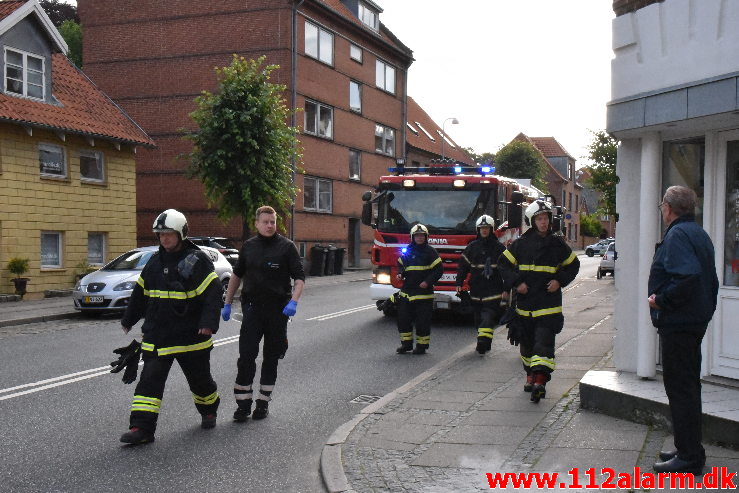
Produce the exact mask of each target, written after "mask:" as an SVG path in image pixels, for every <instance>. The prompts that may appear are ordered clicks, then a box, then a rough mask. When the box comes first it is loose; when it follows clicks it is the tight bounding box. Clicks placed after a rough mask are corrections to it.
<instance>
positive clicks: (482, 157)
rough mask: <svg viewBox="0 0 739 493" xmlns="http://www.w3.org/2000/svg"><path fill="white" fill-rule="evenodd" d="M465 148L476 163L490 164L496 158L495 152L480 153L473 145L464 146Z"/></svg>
mask: <svg viewBox="0 0 739 493" xmlns="http://www.w3.org/2000/svg"><path fill="white" fill-rule="evenodd" d="M463 150H464V151H465V152H467V154H469V155H470V157H472V159H474V160H475V162H476V163H479V164H490V163H492V162H493V161H494V160H495V154H493V153H492V152H483V153H481V154H478V153H476V152H475V150H474V149H473V148H471V147H464V148H463Z"/></svg>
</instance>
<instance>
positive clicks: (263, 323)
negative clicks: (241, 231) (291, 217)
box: [221, 206, 305, 422]
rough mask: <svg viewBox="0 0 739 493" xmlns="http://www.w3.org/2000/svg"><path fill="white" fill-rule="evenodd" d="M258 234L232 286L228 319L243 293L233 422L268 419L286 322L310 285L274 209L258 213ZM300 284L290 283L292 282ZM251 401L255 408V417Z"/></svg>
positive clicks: (238, 265) (248, 244)
mask: <svg viewBox="0 0 739 493" xmlns="http://www.w3.org/2000/svg"><path fill="white" fill-rule="evenodd" d="M255 226H256V228H257V235H256V236H254V237H252V238H249V239H248V240H247V241H245V242H244V245H243V246H242V247H241V251H239V260H238V261H237V262H236V266H235V267H234V271H233V275H232V276H231V280H230V281H229V283H228V290H227V292H226V304H225V305H224V307H223V310H221V315H222V317H223V320H228V319H229V318H230V317H231V303H232V301H233V298H234V295H235V294H236V290H237V289H238V288H239V285H240V284H241V280H242V279H243V280H244V286H243V288H242V290H241V309H242V312H243V314H244V319H243V321H242V322H241V332H240V337H239V360H238V362H237V373H236V383H235V384H234V397H235V398H236V405H237V409H236V411H235V412H234V421H238V422H244V421H246V420H247V418H248V417H249V416H250V415H251V417H252V419H264V418H266V417H267V414H268V413H269V402H270V401H271V400H272V391H273V390H274V387H275V382H276V381H277V364H278V362H279V359H280V358H281V357H282V356H284V355H285V352H286V351H287V322H288V319H289V317H292V316H294V315H295V313H296V312H297V309H298V301H299V300H300V295H301V294H302V292H303V286H304V285H305V274H304V273H303V265H302V264H301V262H300V254H298V249H297V248H295V244H294V243H293V242H292V241H290V240H289V239H287V238H285V237H284V236H282V235H280V234H279V233H277V213H276V212H275V210H274V209H273V208H272V207H269V206H262V207H260V208H259V209H257V213H256V222H255ZM291 279H292V280H294V281H295V286H294V287H293V286H291V285H290V280H291ZM262 338H264V348H263V350H262V356H263V358H262V373H261V376H260V379H259V393H258V395H257V398H256V399H254V390H253V388H252V384H253V380H254V376H255V374H256V371H257V363H256V360H257V356H258V355H259V343H260V342H261V341H262ZM252 403H254V404H255V407H254V412H253V413H252V409H251V407H252Z"/></svg>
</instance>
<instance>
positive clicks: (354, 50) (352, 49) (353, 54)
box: [349, 44, 362, 63]
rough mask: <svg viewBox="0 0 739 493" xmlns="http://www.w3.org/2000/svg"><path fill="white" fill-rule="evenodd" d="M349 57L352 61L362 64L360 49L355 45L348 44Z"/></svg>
mask: <svg viewBox="0 0 739 493" xmlns="http://www.w3.org/2000/svg"><path fill="white" fill-rule="evenodd" d="M349 57H350V58H351V59H352V60H356V61H358V62H359V63H362V48H360V47H359V46H357V45H354V44H350V45H349Z"/></svg>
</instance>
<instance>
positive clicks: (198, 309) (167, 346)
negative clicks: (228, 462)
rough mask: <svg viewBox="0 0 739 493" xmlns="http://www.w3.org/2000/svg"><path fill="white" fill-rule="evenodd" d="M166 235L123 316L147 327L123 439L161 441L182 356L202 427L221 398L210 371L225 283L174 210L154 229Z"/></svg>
mask: <svg viewBox="0 0 739 493" xmlns="http://www.w3.org/2000/svg"><path fill="white" fill-rule="evenodd" d="M152 230H153V232H154V233H156V235H157V238H158V240H159V244H160V246H159V251H157V252H156V253H154V254H153V255H152V256H151V258H150V259H149V261H148V262H147V263H146V265H145V266H144V269H143V270H142V271H141V275H140V276H139V279H138V281H136V285H135V286H134V288H133V293H132V294H131V300H130V302H129V304H128V307H127V308H126V312H125V314H124V315H123V319H122V320H121V325H122V328H123V331H124V332H125V333H128V332H129V331H130V330H131V327H133V325H134V324H136V322H138V321H139V320H140V319H142V318H143V319H144V323H143V325H142V327H141V331H142V332H143V340H142V342H141V353H142V357H143V360H144V367H143V369H142V370H141V378H140V379H139V383H138V385H136V390H135V392H134V397H133V403H132V405H131V417H130V427H129V431H128V432H126V433H124V434H123V436H121V441H122V442H124V443H130V444H143V443H148V442H152V441H154V432H155V431H156V426H157V418H158V417H159V411H160V409H161V404H162V396H163V394H164V385H165V383H166V381H167V375H168V374H169V370H170V368H171V367H172V363H174V361H175V360H177V363H179V365H180V368H182V372H183V373H184V374H185V376H186V377H187V381H188V383H189V385H190V391H191V392H192V396H193V400H194V402H195V407H196V408H197V410H198V412H199V413H200V415H201V417H202V422H201V426H202V427H203V428H213V427H214V426H215V424H216V411H217V409H218V404H219V402H220V398H219V396H218V391H217V387H216V383H215V381H214V380H213V377H212V376H211V373H210V351H211V349H212V348H213V338H212V337H211V336H212V335H213V334H215V333H216V332H217V331H218V323H219V311H220V309H221V297H222V294H223V288H222V287H221V283H220V282H219V281H218V276H216V273H215V271H214V268H213V262H211V260H210V258H208V255H206V254H205V252H203V251H202V250H200V249H199V248H198V247H197V246H196V245H195V244H194V243H193V242H191V241H190V240H188V239H187V220H186V219H185V216H184V215H183V214H182V213H181V212H179V211H176V210H174V209H167V210H166V211H164V212H162V213H161V214H159V216H157V218H156V220H155V221H154V225H153V226H152Z"/></svg>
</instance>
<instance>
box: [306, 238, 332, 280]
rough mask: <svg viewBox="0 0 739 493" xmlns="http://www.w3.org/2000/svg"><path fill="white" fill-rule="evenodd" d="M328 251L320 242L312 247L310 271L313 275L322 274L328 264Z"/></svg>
mask: <svg viewBox="0 0 739 493" xmlns="http://www.w3.org/2000/svg"><path fill="white" fill-rule="evenodd" d="M326 252H328V249H327V248H326V247H324V246H321V245H320V244H317V245H314V246H312V247H311V249H310V272H309V274H310V275H311V276H322V275H323V271H324V268H325V266H326Z"/></svg>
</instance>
